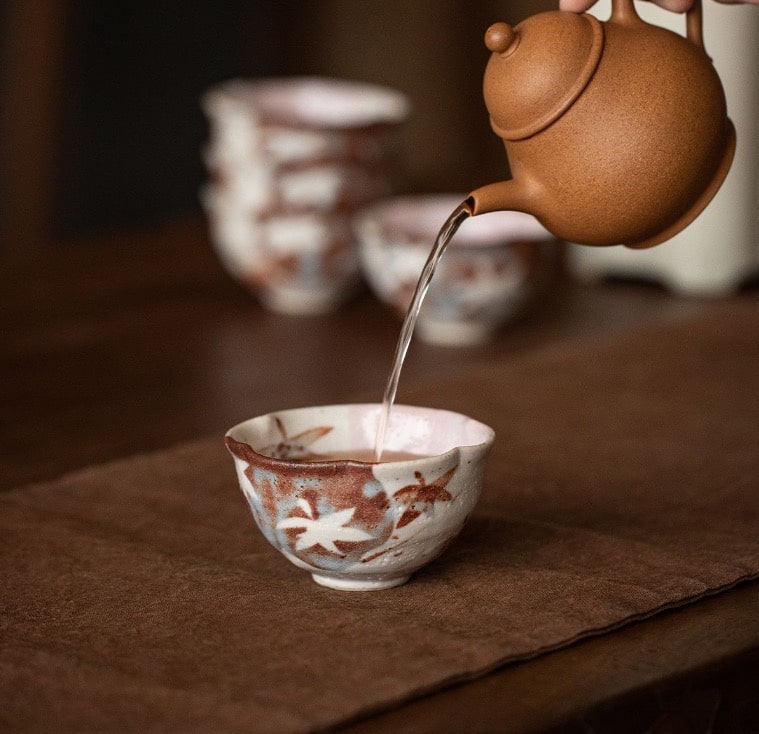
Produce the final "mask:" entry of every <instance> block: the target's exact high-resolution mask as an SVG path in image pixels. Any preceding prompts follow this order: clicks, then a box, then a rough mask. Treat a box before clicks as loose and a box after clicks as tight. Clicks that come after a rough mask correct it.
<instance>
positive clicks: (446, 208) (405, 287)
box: [354, 194, 553, 346]
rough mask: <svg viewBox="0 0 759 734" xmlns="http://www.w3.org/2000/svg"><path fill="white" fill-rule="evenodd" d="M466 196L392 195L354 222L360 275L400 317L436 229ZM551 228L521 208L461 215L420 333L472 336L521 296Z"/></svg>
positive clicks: (430, 338) (452, 338) (481, 336)
mask: <svg viewBox="0 0 759 734" xmlns="http://www.w3.org/2000/svg"><path fill="white" fill-rule="evenodd" d="M464 198H465V197H464V196H463V195H461V196H458V195H450V194H442V195H421V196H405V197H395V198H389V199H386V200H383V201H381V202H379V203H376V204H374V205H372V206H369V207H367V208H366V209H364V210H363V211H361V212H359V213H358V214H357V215H356V217H355V219H354V228H355V230H356V235H357V237H358V240H359V251H360V258H361V266H362V269H363V273H364V276H365V278H366V280H367V281H368V282H369V285H370V286H371V288H372V290H373V291H374V292H375V294H376V295H377V296H378V298H379V299H380V300H382V301H384V302H385V303H387V304H389V305H390V306H392V307H393V309H394V310H395V311H396V312H397V313H398V314H399V316H401V317H403V316H405V314H406V310H407V309H408V306H409V303H410V301H411V297H412V294H413V292H414V288H415V286H416V283H417V280H418V279H419V274H420V273H421V271H422V268H423V267H424V263H425V261H426V260H427V257H428V255H429V254H430V250H431V249H432V246H433V244H434V242H435V238H436V236H437V234H438V231H439V230H440V228H441V227H442V225H443V224H444V222H445V221H446V219H447V218H448V216H449V215H450V214H451V213H452V212H453V210H454V209H455V208H456V207H457V206H458V205H459V204H461V202H462V201H463V200H464ZM551 240H553V236H552V235H551V234H550V233H549V232H548V231H547V230H546V229H545V228H544V227H543V226H542V225H541V224H540V223H539V222H538V221H537V219H535V217H533V216H531V215H529V214H524V213H522V212H514V211H508V212H506V211H503V212H493V213H490V214H481V215H479V216H477V217H472V218H470V219H467V220H466V221H464V223H463V224H462V225H461V227H460V228H459V230H458V232H457V233H456V235H455V236H454V238H453V240H452V241H451V243H450V245H449V246H448V249H447V250H446V252H445V254H444V255H443V257H442V259H441V260H440V262H439V264H438V267H437V270H436V272H435V276H434V278H433V279H432V283H431V285H430V288H429V291H428V292H427V296H426V298H425V301H424V303H423V305H422V309H421V312H420V314H419V320H418V322H417V327H416V328H417V331H418V333H419V336H420V338H421V339H423V340H424V341H427V342H430V343H434V344H442V345H448V346H457V345H470V344H477V343H481V342H484V341H486V340H487V339H489V338H490V337H491V336H492V335H493V334H494V332H495V331H496V330H497V329H498V328H499V327H501V326H502V325H503V324H504V323H506V322H507V321H508V320H509V319H510V318H512V317H513V316H515V315H516V314H517V313H518V312H519V310H520V308H521V307H522V306H523V304H524V303H525V301H526V299H527V296H528V295H529V293H530V289H531V286H532V284H533V282H534V277H533V276H534V275H535V272H536V269H537V266H538V263H539V259H540V248H539V245H542V244H543V243H546V242H548V241H551Z"/></svg>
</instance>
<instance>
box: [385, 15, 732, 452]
mask: <svg viewBox="0 0 759 734" xmlns="http://www.w3.org/2000/svg"><path fill="white" fill-rule="evenodd" d="M485 45H486V46H487V48H488V49H489V50H490V51H491V56H490V60H489V61H488V64H487V67H486V70H485V76H484V84H483V92H484V98H485V104H486V107H487V109H488V112H489V115H490V123H491V127H492V128H493V131H494V132H495V133H496V134H497V135H498V136H499V137H501V138H502V139H503V142H504V146H505V149H506V155H507V158H508V161H509V166H510V169H511V173H512V176H513V178H511V179H509V180H505V181H501V182H497V183H492V184H488V185H485V186H482V187H480V188H478V189H475V190H474V191H472V192H471V193H470V194H469V196H468V197H467V198H466V200H465V201H464V202H462V204H461V205H460V206H459V207H458V208H457V209H456V210H455V211H454V212H452V213H451V215H450V217H449V218H448V220H447V221H446V222H445V223H444V225H443V227H442V228H441V230H440V233H439V235H438V237H437V239H436V241H435V243H434V246H433V248H432V251H431V252H430V255H429V257H428V259H427V262H426V264H425V266H424V269H423V271H422V274H421V276H420V278H419V282H418V283H417V286H416V289H415V292H414V295H413V297H412V301H411V304H410V306H409V309H408V312H407V314H406V317H405V320H404V322H403V326H402V329H401V334H400V338H399V341H398V344H397V347H396V351H395V355H394V358H393V363H392V368H391V371H390V374H389V376H388V380H387V384H386V388H385V393H384V399H383V410H382V413H381V416H380V421H379V426H378V429H377V437H376V442H375V448H374V459H375V461H377V462H379V461H380V460H381V457H382V450H383V446H384V441H385V432H386V429H387V423H388V419H389V415H390V410H391V409H392V405H393V402H394V401H395V397H396V393H397V388H398V381H399V378H400V372H401V368H402V366H403V361H404V359H405V356H406V353H407V351H408V348H409V344H410V342H411V337H412V335H413V330H414V326H415V324H416V320H417V318H418V315H419V311H420V309H421V306H422V302H423V300H424V296H425V294H426V292H427V289H428V287H429V284H430V281H431V280H432V277H433V275H434V271H435V267H436V265H437V262H438V261H439V259H440V257H442V255H443V253H444V251H445V248H446V247H447V245H448V244H449V242H450V241H451V239H452V238H453V237H454V235H455V233H456V231H457V229H458V228H459V226H460V225H461V224H462V223H463V222H464V221H465V219H466V218H467V217H469V216H476V215H479V214H483V213H486V212H492V211H498V210H504V209H511V210H517V211H522V212H525V213H527V214H532V215H533V216H535V217H536V218H537V219H538V220H539V221H540V222H541V223H542V224H543V226H545V227H546V228H547V229H548V230H549V231H550V232H552V233H553V234H554V235H555V236H556V237H557V238H558V239H561V240H566V241H571V242H575V243H578V244H586V245H593V246H611V245H626V246H627V247H631V248H636V249H642V248H648V247H653V246H655V245H658V244H661V243H662V242H665V241H666V240H668V239H670V238H671V237H673V236H674V235H675V234H677V233H678V232H679V231H681V230H682V229H684V228H685V227H687V226H688V224H690V223H691V222H692V221H693V220H694V219H695V218H696V217H697V216H698V215H699V214H700V213H701V211H703V209H704V208H705V207H706V206H707V205H708V204H709V202H710V201H711V200H712V198H713V197H714V195H715V194H716V193H717V191H718V190H719V188H720V186H721V185H722V182H723V181H724V179H725V177H726V176H727V174H728V172H729V170H730V166H731V164H732V160H733V156H734V154H735V128H734V126H733V124H732V122H731V121H730V119H729V118H728V116H727V105H726V101H725V94H724V90H723V88H722V84H721V82H720V79H719V76H718V74H717V72H716V70H715V68H714V66H713V64H712V62H711V59H710V58H709V56H708V55H707V53H706V50H705V48H704V40H703V15H702V7H701V0H696V2H695V3H694V5H693V7H692V8H691V10H690V11H688V13H687V15H686V36H684V37H683V36H680V35H678V34H676V33H673V32H671V31H669V30H666V29H664V28H660V27H658V26H654V25H651V24H649V23H646V22H645V21H643V20H642V19H641V18H640V16H639V15H638V14H637V12H636V10H635V6H634V3H633V0H612V11H611V17H610V18H609V20H607V21H604V22H602V21H599V20H598V19H596V18H595V17H593V16H592V15H588V14H582V15H578V14H575V13H571V12H567V11H549V12H544V13H538V14H537V15H533V16H531V17H528V18H527V19H526V20H524V21H523V22H522V23H520V24H518V25H516V26H514V27H511V26H509V25H507V24H506V23H495V24H493V25H492V26H491V27H490V28H489V29H488V30H487V33H486V34H485Z"/></svg>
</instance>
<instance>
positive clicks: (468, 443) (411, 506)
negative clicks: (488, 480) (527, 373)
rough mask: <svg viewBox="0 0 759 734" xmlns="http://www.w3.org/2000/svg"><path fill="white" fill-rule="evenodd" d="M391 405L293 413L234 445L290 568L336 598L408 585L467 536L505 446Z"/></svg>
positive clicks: (257, 423)
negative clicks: (385, 410)
mask: <svg viewBox="0 0 759 734" xmlns="http://www.w3.org/2000/svg"><path fill="white" fill-rule="evenodd" d="M381 411H382V405H380V404H352V405H351V404H349V405H330V406H317V407H308V408H300V409H292V410H285V411H281V412H277V413H270V414H267V415H262V416H259V417H257V418H253V419H251V420H248V421H245V422H243V423H240V424H239V425H237V426H235V427H234V428H231V429H230V430H229V431H228V432H227V434H226V437H225V441H226V445H227V448H228V450H229V452H230V453H231V455H232V457H233V459H234V464H235V469H236V472H237V477H238V480H239V483H240V487H241V488H242V491H243V493H244V494H245V497H246V498H247V500H248V504H249V506H250V509H251V511H252V513H253V517H254V519H255V521H256V524H257V525H258V527H259V528H260V530H261V532H262V533H263V535H264V537H265V538H266V540H268V541H269V543H271V545H273V546H274V547H275V548H276V549H277V550H279V551H280V552H281V553H282V554H283V555H284V556H285V558H287V559H288V560H290V561H291V562H292V563H294V564H295V565H296V566H298V567H299V568H302V569H305V570H306V571H309V572H310V573H311V575H312V577H313V579H314V581H316V582H317V583H319V584H321V585H323V586H328V587H330V588H333V589H343V590H357V591H368V590H375V589H387V588H391V587H394V586H399V585H400V584H403V583H405V582H406V581H407V580H408V579H409V577H410V576H411V574H412V573H413V572H415V571H417V570H419V569H420V568H421V567H422V566H424V565H425V564H427V563H429V562H430V561H432V560H433V559H435V558H436V557H438V556H439V555H440V554H441V553H442V552H443V551H444V550H445V548H446V547H447V546H448V545H449V543H450V542H451V541H452V540H453V539H454V538H455V537H456V536H457V535H458V533H459V531H460V530H461V528H462V526H463V525H464V522H465V521H466V519H467V518H468V516H469V515H470V513H471V512H472V510H473V508H474V506H475V504H476V503H477V500H478V499H479V496H480V492H481V488H482V478H483V473H484V470H485V460H486V457H487V454H488V452H489V450H490V447H491V446H492V443H493V440H494V433H493V430H492V429H491V428H489V427H488V426H486V425H484V424H482V423H479V422H478V421H476V420H473V419H472V418H469V417H467V416H465V415H462V414H459V413H453V412H450V411H445V410H437V409H433V408H422V407H414V406H407V405H396V406H394V407H393V409H392V411H391V414H390V420H389V423H388V430H387V434H386V440H385V444H384V445H385V450H384V451H383V455H382V457H381V461H380V462H379V463H373V447H374V442H375V437H376V431H377V425H378V423H379V420H380V414H381Z"/></svg>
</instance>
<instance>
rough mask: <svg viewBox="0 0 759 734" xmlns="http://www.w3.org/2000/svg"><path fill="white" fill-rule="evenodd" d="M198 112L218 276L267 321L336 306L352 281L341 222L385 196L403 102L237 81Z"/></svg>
mask: <svg viewBox="0 0 759 734" xmlns="http://www.w3.org/2000/svg"><path fill="white" fill-rule="evenodd" d="M202 105H203V109H204V111H205V112H206V115H207V118H208V121H209V128H210V135H209V140H208V142H207V145H206V146H205V148H204V150H203V160H204V163H205V165H206V168H207V170H208V173H209V182H208V183H207V184H206V185H205V186H204V188H203V191H202V192H201V201H202V204H203V207H204V209H205V211H206V213H207V215H208V218H209V222H210V228H211V240H212V243H213V246H214V248H215V249H216V251H217V253H218V255H219V257H220V258H221V261H222V263H223V265H224V267H225V268H226V269H227V270H228V272H230V274H231V275H233V276H234V277H235V278H237V279H238V280H240V281H241V282H242V283H243V284H244V285H245V286H246V287H247V288H248V289H249V290H250V291H251V292H252V293H253V294H254V295H256V296H257V297H259V299H260V300H261V301H262V303H263V304H264V305H266V306H267V307H269V308H270V309H272V310H275V311H279V312H285V313H290V314H312V313H320V312H324V311H329V310H332V309H334V308H335V307H337V306H338V305H340V304H341V303H342V302H343V301H345V300H346V299H347V298H348V297H349V296H350V295H352V293H353V292H354V290H355V286H356V285H357V284H358V283H359V282H360V273H359V265H358V257H357V253H356V246H355V239H354V235H353V232H352V230H351V226H350V217H351V215H352V214H353V213H354V212H355V211H356V210H357V209H358V208H360V207H362V206H365V205H366V204H367V203H369V202H372V201H375V200H377V199H378V198H380V197H382V196H387V195H388V194H389V193H390V191H391V186H392V180H391V178H392V172H393V171H394V164H395V161H396V158H397V140H396V136H395V134H394V133H395V129H396V128H397V127H398V126H399V125H400V124H401V123H402V122H403V120H404V119H405V118H406V115H407V113H408V102H407V100H406V98H405V96H404V95H402V94H401V93H399V92H397V91H395V90H391V89H386V88H384V87H378V86H375V85H371V84H364V83H360V82H350V81H346V80H340V79H329V78H319V77H291V78H273V79H262V80H255V81H254V80H243V79H236V80H231V81H228V82H225V83H223V84H220V85H218V86H216V87H214V88H212V89H211V90H209V91H208V92H207V93H206V94H205V95H204V96H203V99H202Z"/></svg>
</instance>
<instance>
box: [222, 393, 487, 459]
mask: <svg viewBox="0 0 759 734" xmlns="http://www.w3.org/2000/svg"><path fill="white" fill-rule="evenodd" d="M378 408H379V409H380V410H381V409H382V403H335V404H329V405H308V406H301V407H296V408H285V409H283V410H274V411H270V412H268V413H263V414H261V415H257V416H254V417H252V418H248V419H246V420H244V421H240V422H239V423H236V424H235V425H234V426H232V427H231V428H229V429H228V430H227V431H226V433H225V434H224V440H225V443H227V440H228V439H232V440H233V441H240V442H244V443H247V441H243V440H242V439H241V438H240V437H239V432H240V431H242V430H244V429H245V428H246V427H248V426H250V425H251V424H252V423H254V422H256V421H264V420H268V419H270V418H274V417H276V418H287V416H288V415H292V414H295V413H306V412H311V411H313V412H316V411H322V410H343V409H356V410H362V409H369V410H372V411H374V410H376V409H378ZM396 409H398V410H403V411H406V412H409V413H417V414H420V413H425V414H430V413H432V414H439V415H447V416H449V417H451V418H456V419H465V420H466V421H467V422H469V423H470V424H471V425H472V426H473V427H474V428H475V430H479V431H482V433H483V438H482V440H479V441H476V442H461V441H459V442H456V443H454V445H452V446H451V447H450V448H449V449H446V450H445V451H436V452H434V453H431V454H420V455H418V456H414V457H412V458H408V459H399V460H393V461H379V462H373V461H360V460H358V459H327V460H318V459H317V460H314V461H312V460H308V461H304V460H299V459H282V458H279V457H276V456H269V455H267V454H264V453H261V452H260V451H259V450H258V449H256V448H254V447H253V446H251V445H250V444H248V446H249V447H250V449H251V450H252V451H253V452H254V453H255V454H256V455H258V456H261V457H262V458H263V459H265V460H266V462H267V463H271V464H272V465H273V466H288V467H297V466H303V465H307V466H309V467H313V468H317V467H324V466H335V465H337V466H348V465H359V466H383V467H385V466H391V465H395V464H400V465H403V464H418V463H419V462H420V461H425V460H430V459H433V460H437V459H439V458H440V457H443V456H446V455H448V454H450V453H452V452H454V451H461V450H462V449H463V450H474V451H476V450H482V449H487V448H489V447H490V446H492V445H493V443H494V442H495V435H496V434H495V430H494V429H493V428H492V427H491V426H489V425H487V424H486V423H483V422H482V421H480V420H477V419H476V418H472V417H471V416H469V415H467V414H465V413H461V412H459V411H455V410H448V409H446V408H433V407H427V406H419V405H410V404H406V403H395V404H394V405H393V410H396ZM235 434H238V435H235Z"/></svg>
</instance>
